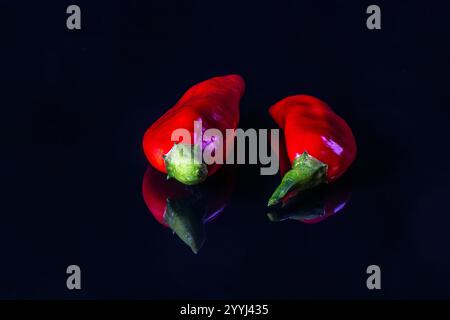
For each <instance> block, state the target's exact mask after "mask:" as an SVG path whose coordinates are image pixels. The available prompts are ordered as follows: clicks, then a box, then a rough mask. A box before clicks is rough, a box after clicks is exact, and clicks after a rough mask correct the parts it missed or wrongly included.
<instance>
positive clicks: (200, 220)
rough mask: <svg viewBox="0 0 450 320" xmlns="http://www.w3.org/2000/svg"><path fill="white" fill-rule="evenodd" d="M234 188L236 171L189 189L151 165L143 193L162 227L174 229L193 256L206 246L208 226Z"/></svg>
mask: <svg viewBox="0 0 450 320" xmlns="http://www.w3.org/2000/svg"><path fill="white" fill-rule="evenodd" d="M233 188H234V170H233V169H232V168H229V167H224V168H222V169H221V170H219V171H218V172H217V173H216V174H215V175H214V176H211V177H209V178H208V179H207V180H206V181H205V182H204V183H201V184H199V185H195V186H186V185H183V184H181V183H179V182H177V181H176V180H172V179H171V180H167V178H166V176H165V175H164V174H162V173H160V172H158V171H157V170H156V169H154V168H153V167H151V166H149V167H148V169H147V171H146V172H145V175H144V179H143V183H142V193H143V197H144V201H145V203H146V205H147V207H148V209H149V210H150V212H151V213H152V215H153V216H154V217H155V219H156V220H157V221H158V222H159V223H161V224H162V225H163V226H165V227H168V228H170V229H172V231H173V232H174V233H175V234H177V236H178V237H179V238H180V239H181V240H182V241H183V242H184V243H185V244H187V245H188V246H189V247H190V248H191V249H192V251H193V252H194V253H197V252H198V251H199V250H200V248H201V247H202V246H203V244H204V242H205V239H206V233H205V224H206V223H208V222H210V221H212V220H213V219H214V218H216V217H217V216H218V215H220V214H221V213H222V212H223V210H224V209H225V206H226V204H227V202H228V199H229V198H230V196H231V193H232V191H233Z"/></svg>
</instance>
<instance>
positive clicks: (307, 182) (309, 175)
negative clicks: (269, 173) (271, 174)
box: [268, 152, 327, 206]
mask: <svg viewBox="0 0 450 320" xmlns="http://www.w3.org/2000/svg"><path fill="white" fill-rule="evenodd" d="M326 175H327V165H326V164H324V163H323V162H321V161H319V160H317V159H316V158H314V157H312V156H310V155H309V154H308V153H307V152H304V153H303V154H302V155H301V156H299V157H297V158H296V159H295V160H294V162H293V164H292V169H291V170H289V171H288V172H286V174H285V175H284V177H283V180H282V181H281V183H280V185H279V186H278V188H277V189H276V190H275V192H274V193H273V194H272V196H271V197H270V199H269V203H268V206H272V205H275V204H277V203H278V202H280V201H281V200H282V199H283V197H284V196H286V194H287V193H288V192H289V191H292V190H296V191H302V190H307V189H311V188H313V187H315V186H317V185H319V184H321V183H325V182H326V181H327V180H326Z"/></svg>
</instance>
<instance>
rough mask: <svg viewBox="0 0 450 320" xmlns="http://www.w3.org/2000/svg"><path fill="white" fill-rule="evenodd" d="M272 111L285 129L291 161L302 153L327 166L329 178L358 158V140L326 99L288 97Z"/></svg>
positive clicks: (300, 96)
mask: <svg viewBox="0 0 450 320" xmlns="http://www.w3.org/2000/svg"><path fill="white" fill-rule="evenodd" d="M269 113H270V115H271V116H272V118H273V119H274V120H275V122H276V123H277V124H278V126H280V128H282V129H283V131H284V136H285V140H286V147H287V154H288V157H289V160H290V162H291V164H292V163H293V161H294V159H295V158H296V157H298V156H300V155H301V154H302V153H303V152H305V151H306V152H307V153H308V154H309V155H311V156H313V157H314V158H316V159H318V160H319V161H321V162H323V163H325V164H327V165H328V170H327V180H328V182H332V181H334V180H336V179H337V178H339V177H340V176H341V175H342V174H343V173H344V172H345V171H346V170H347V169H348V167H349V166H350V165H351V163H352V162H353V160H354V159H355V157H356V142H355V138H354V136H353V133H352V131H351V129H350V127H349V126H348V125H347V123H346V122H345V121H344V120H343V119H342V118H341V117H339V116H338V115H337V114H335V113H334V112H333V110H332V109H331V108H330V107H329V106H328V105H327V104H326V103H325V102H323V101H321V100H319V99H317V98H315V97H312V96H307V95H295V96H290V97H287V98H285V99H283V100H281V101H279V102H277V103H276V104H274V105H273V106H272V107H271V108H270V109H269Z"/></svg>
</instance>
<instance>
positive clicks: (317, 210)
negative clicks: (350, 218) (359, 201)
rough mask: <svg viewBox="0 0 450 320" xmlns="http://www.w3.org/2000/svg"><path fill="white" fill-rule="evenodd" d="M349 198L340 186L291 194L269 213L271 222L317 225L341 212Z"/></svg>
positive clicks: (348, 190)
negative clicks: (296, 222)
mask: <svg viewBox="0 0 450 320" xmlns="http://www.w3.org/2000/svg"><path fill="white" fill-rule="evenodd" d="M350 198H351V191H350V189H349V188H348V187H346V186H342V185H333V186H324V187H320V188H316V189H313V190H308V191H306V192H302V193H299V194H291V195H289V196H288V198H285V199H284V200H283V203H282V205H281V206H280V207H279V208H278V209H274V210H273V211H271V212H269V213H268V214H267V216H268V217H269V219H270V220H271V221H284V220H288V219H290V220H297V221H300V222H303V223H310V224H312V223H318V222H321V221H323V220H325V219H327V218H329V217H331V216H333V215H335V214H337V213H338V212H340V211H342V210H343V209H344V208H345V206H346V205H347V204H348V202H349V201H350Z"/></svg>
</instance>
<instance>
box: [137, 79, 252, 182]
mask: <svg viewBox="0 0 450 320" xmlns="http://www.w3.org/2000/svg"><path fill="white" fill-rule="evenodd" d="M244 90H245V83H244V80H243V79H242V78H241V77H240V76H239V75H228V76H223V77H215V78H211V79H208V80H206V81H203V82H200V83H198V84H196V85H194V86H193V87H191V88H190V89H189V90H188V91H186V93H185V94H184V95H183V96H182V97H181V99H180V100H179V101H178V102H177V103H176V104H175V106H174V107H173V108H171V109H170V110H168V111H167V112H166V113H165V114H164V115H163V116H161V117H160V118H159V119H158V120H157V121H156V122H155V123H153V124H152V125H151V126H150V128H149V129H148V130H147V132H146V133H145V135H144V140H143V147H144V152H145V155H146V157H147V159H148V161H149V162H150V163H151V165H152V166H153V167H155V168H156V169H158V170H159V171H161V172H163V173H167V174H168V177H173V178H175V179H177V180H178V181H180V182H182V183H184V184H187V185H194V184H197V183H200V182H202V181H204V180H205V179H206V177H207V176H210V175H212V174H213V173H214V172H216V171H217V169H218V168H219V167H220V166H221V164H219V163H214V164H211V165H206V164H205V163H203V162H202V161H197V162H195V161H194V158H195V155H198V153H199V152H203V150H204V149H205V148H208V150H214V152H218V150H220V149H218V148H222V150H220V151H222V154H223V155H224V159H225V157H226V150H225V146H226V141H221V140H220V139H216V138H215V137H211V138H209V139H208V138H207V137H203V141H201V142H197V143H198V145H197V147H196V145H194V143H195V141H178V143H176V144H174V141H172V140H171V137H172V133H173V132H174V131H175V130H176V129H186V130H188V131H189V133H190V134H191V139H192V140H194V139H195V137H194V132H195V130H194V129H195V128H194V121H201V122H202V133H204V132H205V130H207V129H210V128H213V129H218V130H220V132H221V133H222V136H223V138H224V139H225V136H226V135H225V130H226V129H236V128H237V125H238V122H239V102H240V99H241V97H242V95H243V93H244ZM181 140H183V139H181ZM211 144H212V146H211ZM199 149H201V150H199ZM214 152H212V153H214ZM212 153H211V154H212ZM201 154H202V153H200V155H201ZM200 160H201V159H200Z"/></svg>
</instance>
